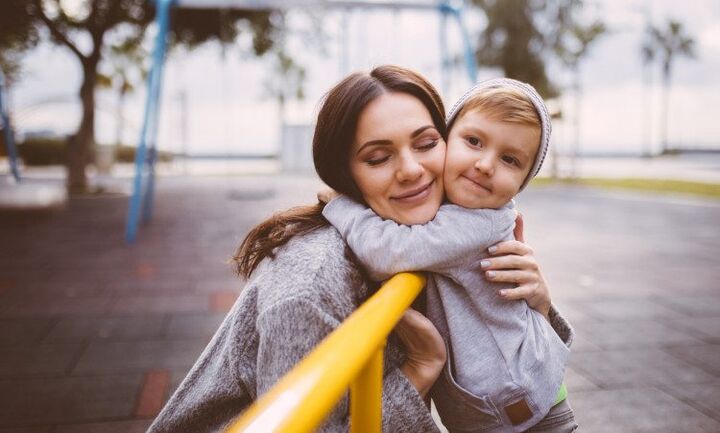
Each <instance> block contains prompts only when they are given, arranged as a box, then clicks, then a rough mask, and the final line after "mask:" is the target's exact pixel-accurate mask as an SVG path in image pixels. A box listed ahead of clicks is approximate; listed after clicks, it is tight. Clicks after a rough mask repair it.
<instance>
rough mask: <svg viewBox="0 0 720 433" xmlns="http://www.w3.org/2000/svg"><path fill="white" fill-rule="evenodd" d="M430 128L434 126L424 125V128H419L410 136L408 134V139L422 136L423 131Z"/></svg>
mask: <svg viewBox="0 0 720 433" xmlns="http://www.w3.org/2000/svg"><path fill="white" fill-rule="evenodd" d="M430 128H435V125H425V126H421V127H419V128H418V129H416V130H414V131H413V133H412V134H410V138H415V137H417V136H418V135H420V134H422V133H423V131H425V130H426V129H430Z"/></svg>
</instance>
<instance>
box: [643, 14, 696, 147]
mask: <svg viewBox="0 0 720 433" xmlns="http://www.w3.org/2000/svg"><path fill="white" fill-rule="evenodd" d="M645 35H646V38H645V42H644V43H643V45H642V56H643V61H644V62H645V63H651V62H654V61H655V59H659V61H660V64H661V66H662V80H663V98H662V115H661V116H662V118H661V122H660V125H661V126H660V127H661V130H660V143H661V146H662V149H661V153H663V154H664V153H667V151H668V108H669V105H670V81H671V78H672V64H673V60H675V57H676V55H683V56H686V57H688V58H694V57H695V40H694V39H693V38H692V36H690V35H688V34H687V33H685V29H684V28H683V25H682V23H680V22H679V21H676V20H674V19H670V20H668V22H667V26H666V27H665V28H658V27H655V26H653V25H649V26H648V27H647V29H646V30H645Z"/></svg>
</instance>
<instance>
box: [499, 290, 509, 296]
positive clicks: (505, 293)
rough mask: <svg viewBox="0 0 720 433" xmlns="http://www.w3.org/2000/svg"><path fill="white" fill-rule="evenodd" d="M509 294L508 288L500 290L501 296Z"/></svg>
mask: <svg viewBox="0 0 720 433" xmlns="http://www.w3.org/2000/svg"><path fill="white" fill-rule="evenodd" d="M507 294H508V291H507V290H505V289H503V290H500V296H505V295H507Z"/></svg>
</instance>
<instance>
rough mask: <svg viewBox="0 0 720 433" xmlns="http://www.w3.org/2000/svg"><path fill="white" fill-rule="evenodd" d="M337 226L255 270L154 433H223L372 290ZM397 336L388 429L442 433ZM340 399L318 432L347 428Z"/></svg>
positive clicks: (390, 365) (390, 354)
mask: <svg viewBox="0 0 720 433" xmlns="http://www.w3.org/2000/svg"><path fill="white" fill-rule="evenodd" d="M349 254H350V252H349V249H347V247H346V245H345V243H344V242H343V240H342V238H341V237H340V235H339V234H338V232H337V231H336V230H335V229H333V228H332V227H331V226H328V227H325V228H322V229H318V230H316V231H314V232H312V233H310V234H307V235H304V236H297V237H295V238H293V239H291V240H290V241H289V242H288V243H287V244H286V245H285V246H283V247H281V248H279V249H278V251H276V255H275V258H274V259H266V260H264V261H263V262H262V263H261V264H260V266H259V267H258V268H257V269H256V270H255V272H253V274H252V276H251V278H250V280H249V281H248V282H247V285H246V286H245V288H244V289H243V291H242V293H241V294H240V297H239V298H238V300H237V302H236V303H235V305H234V306H233V308H232V310H231V311H230V313H229V314H228V316H227V317H226V318H225V320H224V321H223V323H222V325H221V326H220V328H219V329H218V331H217V333H216V334H215V336H214V337H213V338H212V340H211V341H210V343H209V344H208V346H207V347H206V348H205V350H204V351H203V353H202V354H201V355H200V358H199V359H198V360H197V362H196V363H195V365H194V366H193V367H192V369H191V370H190V372H189V373H188V375H187V377H185V379H184V380H183V382H182V383H181V384H180V386H179V387H178V389H177V390H176V391H175V393H174V394H173V396H172V397H171V398H170V400H169V401H168V402H167V404H166V405H165V407H164V408H163V410H162V411H161V412H160V414H159V415H158V417H157V418H156V419H155V421H154V422H153V424H152V425H151V426H150V429H149V430H148V432H149V433H166V432H167V433H169V432H177V433H180V432H193V433H203V432H217V431H222V429H223V428H224V427H225V426H226V425H228V423H229V422H230V421H231V420H233V419H234V418H235V417H236V416H237V415H238V414H240V413H241V412H242V411H243V409H245V408H247V407H248V406H249V405H250V404H251V403H252V402H253V401H254V400H255V399H256V398H257V396H258V395H260V394H262V393H264V392H265V391H267V390H268V389H269V388H271V387H272V386H273V384H275V382H277V381H278V379H280V378H281V377H282V376H283V375H284V374H285V373H287V372H288V371H289V370H290V369H291V368H292V367H293V366H294V365H295V364H297V363H298V362H299V361H300V360H301V359H302V358H303V357H304V356H305V355H306V354H307V353H309V352H310V351H311V350H312V349H313V348H314V347H315V346H316V345H317V344H318V343H319V342H320V341H321V340H322V339H323V338H324V337H325V336H326V335H327V334H329V333H330V332H331V331H332V330H334V329H335V328H337V327H338V325H340V323H341V322H342V321H343V320H344V319H345V318H346V317H347V316H348V315H350V313H351V312H352V311H353V310H355V309H356V308H357V307H358V306H359V305H360V304H361V303H362V302H363V301H364V300H365V298H366V296H367V291H368V288H367V284H366V283H365V281H364V280H363V277H362V273H361V272H360V270H359V269H358V267H357V265H356V264H355V263H354V262H353V261H352V260H351V259H350V258H349ZM403 361H404V354H403V352H402V351H401V349H400V346H399V344H398V341H397V340H396V338H395V337H394V336H393V335H391V336H390V338H389V341H388V345H387V347H386V350H385V368H384V381H383V431H385V432H393V433H395V432H397V433H403V432H407V433H422V432H437V431H439V430H438V428H437V426H436V425H435V423H434V421H433V419H432V418H431V416H430V412H429V411H428V408H427V406H426V405H425V403H424V402H423V400H422V398H421V397H420V395H419V394H418V393H417V391H416V390H415V388H414V387H413V385H412V384H411V383H410V382H409V381H408V380H407V378H406V377H405V376H404V375H403V374H402V373H401V371H400V370H399V367H400V365H401V364H402V362H403ZM347 412H348V404H347V398H344V399H343V400H342V401H341V403H340V404H339V405H338V406H337V407H336V409H335V410H334V411H333V412H332V413H331V414H330V416H329V417H328V419H327V420H326V422H325V424H323V426H322V427H321V428H320V430H319V431H323V432H344V431H347V430H348V415H347Z"/></svg>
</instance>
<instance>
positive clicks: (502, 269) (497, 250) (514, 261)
mask: <svg viewBox="0 0 720 433" xmlns="http://www.w3.org/2000/svg"><path fill="white" fill-rule="evenodd" d="M523 228H524V224H523V219H522V215H518V218H517V219H516V220H515V232H514V234H515V239H517V240H514V241H505V242H500V243H499V244H497V245H493V246H492V247H490V248H489V250H488V251H489V252H490V255H491V256H493V257H489V258H487V259H483V261H482V262H481V266H482V269H483V270H484V271H485V278H487V279H488V281H492V282H502V283H513V284H517V287H516V288H514V289H503V290H500V291H499V294H500V296H501V297H502V298H503V299H507V300H518V299H524V300H525V301H526V302H527V303H528V305H529V306H530V308H532V309H534V310H537V311H539V312H540V313H541V314H542V315H543V316H545V317H548V314H549V312H550V291H549V290H548V287H547V283H546V282H545V277H544V276H543V274H542V272H541V271H540V266H539V265H538V262H537V260H536V259H535V255H534V251H533V249H532V248H531V247H530V246H529V245H527V244H525V243H524V240H525V238H524V234H523Z"/></svg>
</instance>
